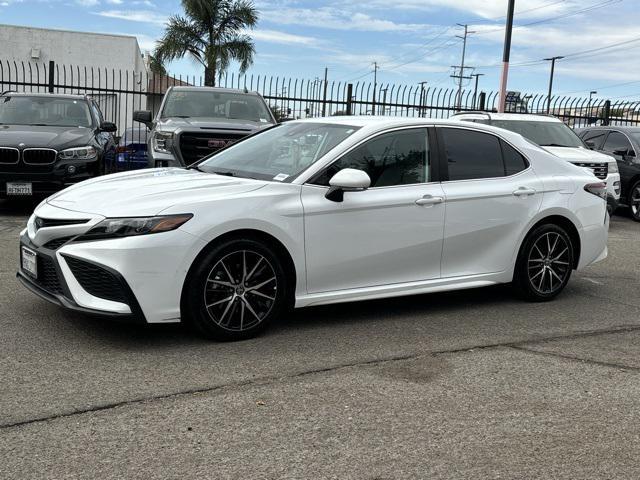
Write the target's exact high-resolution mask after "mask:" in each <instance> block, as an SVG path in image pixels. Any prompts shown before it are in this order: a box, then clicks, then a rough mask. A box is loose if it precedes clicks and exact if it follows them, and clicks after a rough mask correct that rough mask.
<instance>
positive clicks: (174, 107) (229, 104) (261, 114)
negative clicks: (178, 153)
mask: <svg viewBox="0 0 640 480" xmlns="http://www.w3.org/2000/svg"><path fill="white" fill-rule="evenodd" d="M168 95H169V96H168V97H167V100H166V101H165V104H164V108H163V109H162V118H169V117H183V118H189V117H206V118H225V119H239V120H249V121H252V122H259V123H273V119H272V117H271V114H270V113H269V111H268V109H267V106H266V105H265V103H264V101H263V100H262V98H261V97H258V96H257V95H248V94H242V93H232V92H218V91H210V90H205V89H203V90H172V91H171V92H170V93H169V94H168Z"/></svg>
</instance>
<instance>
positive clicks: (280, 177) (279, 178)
mask: <svg viewBox="0 0 640 480" xmlns="http://www.w3.org/2000/svg"><path fill="white" fill-rule="evenodd" d="M288 177H289V175H287V174H286V173H279V174H278V175H276V176H275V177H273V179H274V180H275V181H276V182H282V181H284V180H286V179H287V178H288Z"/></svg>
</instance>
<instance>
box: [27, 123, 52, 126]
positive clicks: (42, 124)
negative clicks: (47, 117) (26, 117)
mask: <svg viewBox="0 0 640 480" xmlns="http://www.w3.org/2000/svg"><path fill="white" fill-rule="evenodd" d="M29 126H30V127H48V126H49V125H47V124H46V123H30V124H29Z"/></svg>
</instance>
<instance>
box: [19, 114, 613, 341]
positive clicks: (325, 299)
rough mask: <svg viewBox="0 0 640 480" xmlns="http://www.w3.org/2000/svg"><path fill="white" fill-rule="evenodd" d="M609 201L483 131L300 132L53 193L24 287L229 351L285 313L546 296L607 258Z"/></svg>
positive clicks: (449, 127) (310, 128) (39, 214)
mask: <svg viewBox="0 0 640 480" xmlns="http://www.w3.org/2000/svg"><path fill="white" fill-rule="evenodd" d="M303 147H304V148H303ZM605 197H606V186H605V184H604V182H602V181H599V180H598V179H596V178H594V176H593V175H592V174H591V173H590V172H586V171H584V169H581V168H577V167H575V166H574V165H571V164H569V163H567V162H558V160H557V157H555V156H554V155H552V154H551V153H549V152H547V151H545V150H543V149H541V148H539V147H538V146H536V145H534V144H533V143H531V142H529V141H528V140H525V139H524V138H523V137H521V136H520V135H518V134H515V133H512V132H509V131H507V130H502V129H498V128H493V127H491V126H487V125H479V124H478V125H476V124H471V123H469V124H463V123H461V122H452V121H448V122H447V121H434V120H426V119H400V118H396V119H392V118H385V117H383V118H375V117H333V118H330V119H329V118H327V119H311V120H295V121H291V122H287V123H284V124H281V125H278V126H275V127H273V128H271V129H269V130H266V131H264V132H262V133H260V134H259V135H254V136H252V137H249V138H247V139H245V140H242V141H240V142H238V143H237V144H236V145H233V146H231V147H229V148H227V149H225V150H224V151H222V152H219V153H218V154H216V155H213V156H212V157H210V158H208V159H207V160H205V161H203V162H200V163H199V164H197V165H195V166H193V167H191V168H188V169H185V168H162V169H152V170H149V171H144V172H124V173H118V174H113V175H109V176H107V177H104V178H98V179H93V180H89V181H86V182H84V183H82V184H80V185H75V186H73V187H70V188H68V189H67V190H65V191H63V192H60V193H58V194H56V195H54V196H52V197H50V198H49V199H47V201H46V202H43V203H42V204H41V205H39V206H38V207H37V208H36V210H35V212H34V214H33V215H32V217H31V218H30V219H29V221H28V226H27V228H26V229H25V230H24V231H23V232H22V234H21V267H20V270H19V272H18V278H19V279H20V280H21V281H22V283H23V284H24V285H25V286H26V287H27V288H29V289H30V290H32V291H33V292H34V293H36V294H38V295H40V296H42V297H43V298H45V299H47V300H49V301H52V302H54V303H58V304H60V305H62V306H65V307H68V308H72V309H76V310H81V311H90V312H94V313H103V314H107V315H113V316H119V317H121V316H127V315H129V316H131V315H133V316H134V317H136V318H138V319H140V320H142V321H146V322H149V323H166V322H177V321H180V319H181V318H182V319H188V320H189V321H190V322H192V323H193V324H194V325H195V326H196V327H197V328H199V329H200V331H201V332H203V333H204V334H205V335H208V336H210V337H212V338H214V339H223V340H228V339H241V338H247V337H250V336H252V335H255V334H257V333H259V332H260V331H262V330H263V329H264V328H265V327H266V326H267V325H268V324H269V323H270V322H271V321H272V320H274V319H275V318H277V317H279V316H280V315H282V313H283V312H284V311H285V310H286V309H287V308H289V307H290V306H295V307H304V306H307V305H321V304H328V303H338V302H347V301H355V300H366V299H373V298H384V297H394V296H400V295H411V294H418V293H427V292H439V291H443V290H456V289H464V288H472V287H482V286H486V285H493V284H498V283H510V282H513V283H514V284H515V285H516V287H517V289H518V290H519V292H520V293H521V294H522V295H523V296H524V297H525V298H527V299H529V300H533V301H544V300H551V299H552V298H554V297H555V296H557V295H558V294H559V293H560V292H561V291H562V290H563V288H564V287H565V285H566V284H567V282H568V281H569V278H570V276H571V272H572V270H573V269H581V268H584V267H586V266H587V265H590V264H592V263H594V262H597V261H599V260H601V259H603V258H605V257H606V255H607V235H608V226H609V216H608V214H607V211H606V201H605ZM445 213H446V214H445Z"/></svg>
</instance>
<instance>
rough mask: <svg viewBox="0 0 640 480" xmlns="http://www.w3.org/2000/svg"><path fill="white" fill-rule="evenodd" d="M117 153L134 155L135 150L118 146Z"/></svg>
mask: <svg viewBox="0 0 640 480" xmlns="http://www.w3.org/2000/svg"><path fill="white" fill-rule="evenodd" d="M116 153H133V150H130V149H129V148H127V147H123V146H118V147H116Z"/></svg>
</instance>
